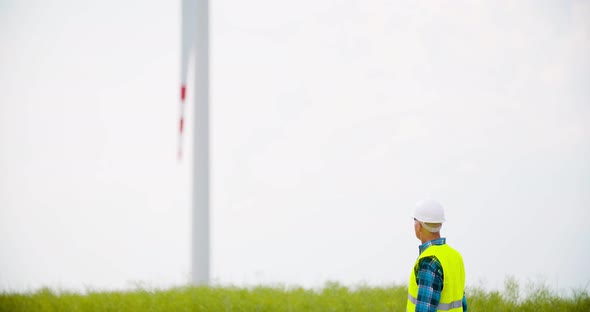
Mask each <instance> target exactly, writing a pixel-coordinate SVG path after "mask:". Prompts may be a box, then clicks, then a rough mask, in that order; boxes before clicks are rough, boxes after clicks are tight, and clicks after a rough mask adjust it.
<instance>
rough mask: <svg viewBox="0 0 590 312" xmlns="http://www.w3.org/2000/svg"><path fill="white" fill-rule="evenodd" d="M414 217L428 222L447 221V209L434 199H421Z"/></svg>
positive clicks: (415, 209)
mask: <svg viewBox="0 0 590 312" xmlns="http://www.w3.org/2000/svg"><path fill="white" fill-rule="evenodd" d="M414 218H416V220H418V221H422V222H428V223H442V222H445V210H444V209H443V207H442V205H441V204H439V203H438V202H437V201H434V200H432V199H426V200H422V201H419V202H418V203H417V204H416V208H414Z"/></svg>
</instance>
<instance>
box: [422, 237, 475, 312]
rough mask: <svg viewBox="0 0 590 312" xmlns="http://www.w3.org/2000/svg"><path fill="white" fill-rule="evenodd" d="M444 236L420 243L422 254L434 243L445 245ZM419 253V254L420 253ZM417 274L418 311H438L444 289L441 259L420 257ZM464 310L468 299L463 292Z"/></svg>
mask: <svg viewBox="0 0 590 312" xmlns="http://www.w3.org/2000/svg"><path fill="white" fill-rule="evenodd" d="M444 244H446V239H445V238H444V237H441V238H437V239H433V240H431V241H428V242H426V243H424V244H422V245H420V247H419V249H420V254H422V252H424V250H426V249H427V248H428V247H430V246H432V245H444ZM420 254H419V255H420ZM414 274H416V282H417V283H418V300H417V302H416V312H436V308H437V307H438V303H439V302H440V293H441V292H442V289H443V279H444V276H443V270H442V265H441V264H440V261H438V259H437V258H436V257H434V256H433V257H427V258H422V259H420V262H419V263H418V269H417V271H416V270H414ZM463 311H464V312H466V311H467V299H466V298H465V294H463Z"/></svg>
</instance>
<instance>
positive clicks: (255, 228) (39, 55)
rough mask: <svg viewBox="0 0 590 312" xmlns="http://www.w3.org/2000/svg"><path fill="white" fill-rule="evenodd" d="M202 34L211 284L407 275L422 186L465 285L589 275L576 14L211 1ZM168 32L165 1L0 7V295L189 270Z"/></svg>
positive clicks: (586, 70)
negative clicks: (458, 256)
mask: <svg viewBox="0 0 590 312" xmlns="http://www.w3.org/2000/svg"><path fill="white" fill-rule="evenodd" d="M211 23H212V24H211V30H212V33H211V39H212V42H211V125H212V137H211V140H212V146H211V147H212V150H211V157H212V168H211V173H212V194H211V196H212V199H211V200H212V207H211V209H212V210H211V214H212V215H211V218H212V219H211V226H212V277H213V279H214V281H215V282H216V283H221V284H224V285H225V284H236V285H251V284H256V283H283V284H287V285H294V284H297V285H303V286H306V287H316V286H321V285H323V283H324V282H325V281H327V280H334V281H340V282H342V283H344V284H346V285H356V284H359V283H363V282H364V283H368V284H371V285H381V284H385V283H393V282H396V283H405V282H406V279H407V277H408V275H409V272H410V269H411V266H412V264H413V262H414V261H415V257H416V256H417V245H418V241H417V240H416V239H415V237H414V236H413V222H412V219H411V217H410V212H411V210H412V208H413V205H414V203H415V202H416V201H418V200H420V199H422V198H424V197H426V196H432V197H434V198H437V199H439V200H440V201H441V202H442V203H443V205H444V206H445V207H446V208H447V219H448V223H447V224H446V225H445V226H444V227H443V235H444V236H446V237H448V243H449V244H450V245H452V246H454V247H455V248H457V249H458V250H460V251H461V252H462V254H463V257H464V260H465V264H466V270H467V283H468V284H469V285H480V286H486V287H501V285H502V282H503V280H504V278H505V277H506V276H509V275H513V276H515V277H517V279H519V280H520V281H522V282H526V281H531V280H532V281H539V280H541V281H546V282H547V283H548V284H550V285H552V286H556V287H557V288H560V289H568V288H569V287H584V286H586V285H587V283H588V282H590V269H589V268H588V266H587V265H586V264H587V263H589V262H590V248H588V246H590V231H589V230H588V219H589V218H590V212H589V211H590V208H589V207H590V161H588V159H590V58H589V57H588V55H590V3H589V2H587V1H537V0H529V1H484V2H481V1H475V2H472V1H465V2H457V1H433V2H430V1H428V2H426V1H342V0H339V1H336V0H334V1H324V0H322V1H318V0H313V1H312V0H303V1H271V0H252V1H237V0H233V1H231V0H225V1H218V0H211ZM179 40H180V1H151V2H150V1H135V2H132V1H126V2H125V1H114V0H109V1H86V2H84V3H83V2H81V1H73V0H72V1H32V0H31V1H15V0H0V290H2V289H13V290H24V289H31V288H33V289H34V288H38V287H41V286H44V285H47V286H50V287H60V288H68V289H70V288H72V289H84V288H88V287H89V288H109V289H119V288H126V287H134V286H135V285H136V284H137V283H140V284H143V285H151V286H161V287H165V286H171V285H179V284H183V283H186V282H187V281H188V280H189V276H190V267H189V260H190V259H189V251H190V249H189V246H190V241H189V240H190V228H189V227H190V206H189V205H190V202H189V199H190V194H189V187H190V176H189V174H190V171H191V170H190V164H189V163H188V162H186V161H185V162H182V163H180V164H179V163H177V161H176V144H177V135H178V134H177V123H178V87H179V75H180V74H179V71H180V42H179ZM189 101H190V94H189ZM187 116H189V120H188V124H189V130H188V133H190V127H191V126H192V118H190V117H191V108H190V107H189V111H188V113H187ZM190 142H191V140H190V137H185V146H189V143H190Z"/></svg>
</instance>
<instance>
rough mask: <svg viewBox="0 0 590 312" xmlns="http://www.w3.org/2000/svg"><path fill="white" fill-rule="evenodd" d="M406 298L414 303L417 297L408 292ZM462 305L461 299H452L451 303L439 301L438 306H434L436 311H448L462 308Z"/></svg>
mask: <svg viewBox="0 0 590 312" xmlns="http://www.w3.org/2000/svg"><path fill="white" fill-rule="evenodd" d="M408 300H410V302H412V303H413V304H414V305H416V304H417V303H418V299H416V298H414V297H412V295H410V294H408ZM462 307H463V299H461V300H457V301H453V302H451V303H439V304H438V307H437V308H436V309H437V310H438V311H448V310H450V309H456V308H462Z"/></svg>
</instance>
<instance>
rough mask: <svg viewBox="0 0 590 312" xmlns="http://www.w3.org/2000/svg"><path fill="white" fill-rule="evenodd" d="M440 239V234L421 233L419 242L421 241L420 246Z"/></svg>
mask: <svg viewBox="0 0 590 312" xmlns="http://www.w3.org/2000/svg"><path fill="white" fill-rule="evenodd" d="M439 238H440V232H436V233H430V232H428V233H422V236H421V239H420V241H422V244H424V243H426V242H429V241H431V240H433V239H439Z"/></svg>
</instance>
